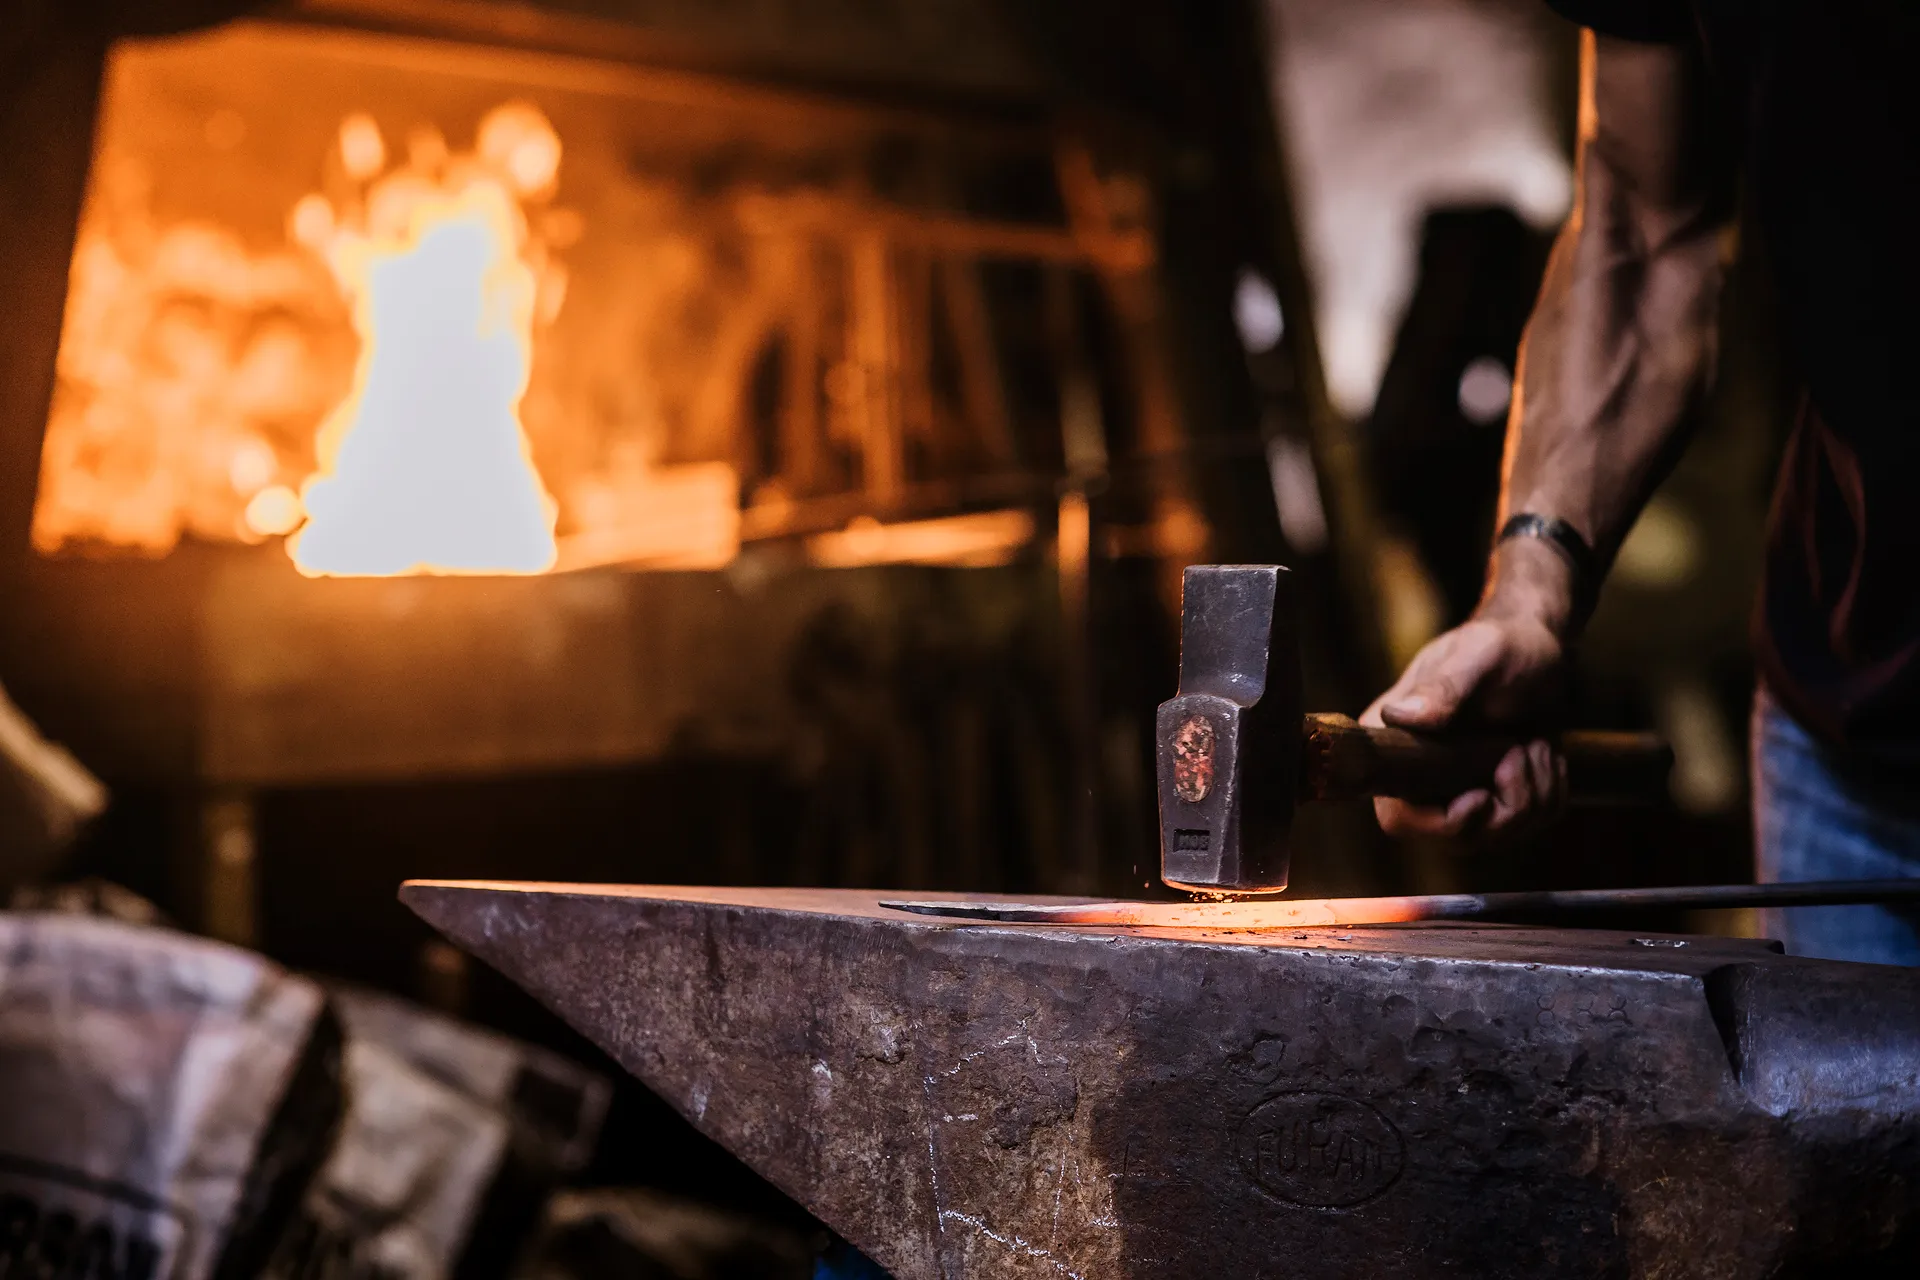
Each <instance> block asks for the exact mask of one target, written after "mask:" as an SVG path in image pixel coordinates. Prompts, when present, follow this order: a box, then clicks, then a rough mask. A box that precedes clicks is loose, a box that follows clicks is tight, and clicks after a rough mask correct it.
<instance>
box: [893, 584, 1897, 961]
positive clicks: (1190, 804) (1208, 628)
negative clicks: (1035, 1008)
mask: <svg viewBox="0 0 1920 1280" xmlns="http://www.w3.org/2000/svg"><path fill="white" fill-rule="evenodd" d="M1301 702H1302V699H1301V694H1300V653H1299V628H1298V626H1297V619H1296V608H1295V604H1294V601H1293V597H1292V594H1291V590H1290V586H1289V578H1288V575H1287V571H1286V570H1285V569H1284V568H1281V567H1280V566H1278V565H1193V566H1190V567H1189V568H1188V569H1187V570H1186V573H1185V575H1184V578H1183V581H1182V590H1181V601H1180V687H1179V690H1178V692H1176V693H1175V695H1174V696H1173V697H1172V698H1170V699H1169V700H1167V701H1166V702H1163V703H1161V704H1160V710H1159V713H1158V715H1157V716H1156V717H1155V721H1154V729H1155V764H1156V768H1157V772H1158V775H1159V784H1160V878H1161V880H1163V881H1164V882H1165V883H1166V884H1167V885H1169V886H1171V887H1173V888H1176V889H1189V890H1194V891H1197V892H1200V893H1213V894H1218V895H1225V896H1228V897H1245V896H1247V895H1263V894H1273V893H1278V892H1280V891H1281V890H1284V889H1285V888H1286V887H1287V877H1288V872H1289V870H1290V861H1291V850H1290V849H1289V847H1288V840H1287V837H1288V832H1289V830H1290V828H1291V827H1292V824H1293V815H1294V810H1295V807H1296V805H1297V804H1299V803H1300V802H1303V801H1314V800H1342V799H1354V798H1358V797H1362V796H1397V797H1400V798H1402V799H1407V800H1421V801H1430V802H1437V803H1444V802H1445V801H1447V800H1449V799H1451V798H1452V797H1454V796H1456V795H1458V794H1459V793H1461V792H1462V791H1466V790H1468V789H1470V788H1472V787H1484V786H1488V785H1490V784H1491V782H1492V779H1493V773H1494V769H1495V767H1496V766H1497V765H1498V764H1499V762H1500V759H1501V757H1502V756H1504V755H1506V753H1507V752H1508V751H1510V750H1512V749H1513V747H1514V746H1515V744H1516V741H1517V740H1516V739H1514V738H1512V737H1500V736H1493V735H1483V736H1457V737H1456V736H1447V737H1432V736H1423V735H1419V734H1414V733H1409V732H1407V731H1405V730H1402V729H1393V728H1380V727H1372V726H1365V725H1360V724H1357V723H1355V722H1354V721H1353V720H1352V719H1351V718H1349V717H1347V716H1343V715H1332V714H1325V713H1314V712H1303V711H1302V709H1301ZM1556 743H1557V745H1558V747H1559V749H1560V751H1561V753H1562V754H1563V755H1564V756H1565V758H1566V761H1567V783H1568V790H1569V792H1570V799H1571V800H1572V801H1573V802H1574V803H1576V804H1578V803H1583V802H1586V803H1592V802H1596V801H1601V802H1605V801H1616V802H1617V801H1629V802H1630V801H1636V800H1638V801H1647V800H1652V799H1655V798H1657V797H1658V796H1661V795H1663V794H1665V791H1666V784H1667V775H1668V773H1669V772H1670V771H1671V769H1672V767H1673V751H1672V749H1671V748H1670V747H1669V746H1668V745H1667V744H1666V742H1665V741H1664V740H1662V739H1661V738H1659V737H1657V736H1655V735H1653V734H1645V733H1609V732H1598V731H1581V730H1575V731H1572V732H1568V733H1563V734H1560V735H1558V737H1557V739H1556ZM1914 901H1920V879H1916V880H1831V881H1822V882H1820V883H1817V884H1765V885H1752V884H1738V885H1726V884H1722V885H1687V886H1660V887H1654V888H1639V889H1576V890H1564V891H1539V892H1522V893H1478V894H1472V893H1446V894H1426V895H1415V896H1400V897H1381V898H1325V899H1267V900H1263V901H1238V902H1200V903H1155V902H1091V903H1078V902H1076V903H1071V904H1067V905H1060V904H1042V903H1029V902H991V901H976V902H971V903H968V904H966V905H965V906H958V907H957V906H954V905H952V904H951V903H942V902H938V901H914V900H910V899H899V900H889V901H888V902H887V904H886V905H888V906H890V907H893V908H895V909H896V910H900V911H911V912H916V913H919V914H922V915H945V916H953V917H966V918H971V919H993V920H999V921H1002V922H1005V923H1018V922H1027V923H1035V922H1052V923H1059V924H1121V925H1131V924H1152V925H1160V926H1167V927H1180V926H1198V925H1209V926H1212V927H1215V928H1238V929H1272V928H1294V927H1299V926H1303V925H1357V924H1397V923H1407V922H1411V921H1416V920H1486V919H1499V918H1502V917H1507V918H1511V917H1514V916H1520V917H1523V918H1524V917H1538V916H1541V915H1568V916H1577V915H1587V916H1591V915H1592V914H1593V913H1596V912H1606V911H1619V910H1622V909H1629V910H1647V909H1663V908H1668V909H1670V908H1726V907H1792V906H1841V905H1850V904H1859V903H1886V902H1914Z"/></svg>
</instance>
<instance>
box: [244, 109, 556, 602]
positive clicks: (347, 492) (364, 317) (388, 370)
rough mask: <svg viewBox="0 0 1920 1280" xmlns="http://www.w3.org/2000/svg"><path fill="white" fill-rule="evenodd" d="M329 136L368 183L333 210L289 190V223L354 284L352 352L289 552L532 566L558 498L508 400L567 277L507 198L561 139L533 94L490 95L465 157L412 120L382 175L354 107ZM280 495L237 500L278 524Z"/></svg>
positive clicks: (540, 556) (550, 537) (324, 567)
mask: <svg viewBox="0 0 1920 1280" xmlns="http://www.w3.org/2000/svg"><path fill="white" fill-rule="evenodd" d="M340 141H341V146H340V158H341V163H342V167H343V169H344V170H345V171H346V173H347V175H348V176H349V177H350V178H352V179H356V180H365V179H368V178H372V179H373V181H372V182H371V185H370V186H368V187H367V189H366V191H365V195H364V198H362V199H361V200H359V201H358V202H357V204H356V205H355V206H353V207H351V208H350V209H349V210H348V211H347V212H346V213H345V214H342V213H339V212H337V211H336V210H335V208H334V206H333V205H332V204H331V203H329V202H328V201H326V200H325V198H324V197H320V196H309V197H307V198H306V199H305V200H302V201H301V202H300V204H299V206H297V207H296V209H295V211H294V217H293V234H294V237H295V239H297V240H299V241H300V242H301V243H303V244H306V245H308V246H309V247H311V248H313V249H315V250H317V251H319V252H320V253H322V254H323V255H324V256H325V258H326V260H327V263H328V265H329V266H330V267H331V268H332V270H333V272H334V275H335V277H336V278H337V279H338V281H339V283H340V286H341V288H342V290H343V291H344V292H345V293H346V295H347V297H348V299H349V300H350V302H351V305H352V308H353V320H354V328H355V330H356V331H357V333H358V335H359V337H360V341H361V349H360V360H359V365H358V367H357V369H356V370H355V375H354V382H353V389H352V391H351V392H350V393H349V394H348V396H347V398H346V399H345V400H344V401H343V402H342V403H341V404H340V406H339V407H338V408H337V409H335V410H334V411H333V413H332V414H331V415H330V416H329V417H328V418H327V421H326V422H325V423H324V424H323V425H322V427H321V429H320V433H319V437H318V441H317V449H316V453H317V460H318V470H317V471H316V472H315V474H314V475H313V476H311V477H310V478H309V479H308V480H307V481H306V483H305V484H304V485H303V486H302V489H301V493H300V506H301V507H302V508H303V509H304V513H305V517H306V524H305V525H304V526H303V527H301V528H300V529H298V530H297V531H296V532H295V533H294V535H293V536H292V537H291V538H290V539H289V540H288V543H287V547H288V551H289V553H290V554H291V555H292V556H293V559H294V563H295V564H296V565H297V566H299V568H300V571H301V572H303V573H307V574H312V575H321V574H339V575H390V574H401V573H540V572H544V571H545V570H547V569H550V568H551V567H552V566H553V563H554V559H555V546H554V532H553V530H554V521H555V515H556V508H555V505H554V502H553V500H552V498H550V497H549V496H548V494H547V492H546V489H545V487H544V486H543V485H542V483H541V480H540V475H539V472H538V471H536V470H535V468H534V465H533V459H532V456H531V453H530V451H529V449H528V445H527V439H526V434H525V431H524V430H523V428H522V426H521V422H520V416H519V410H520V401H521V398H522V396H523V395H524V394H525V392H526V387H527V377H528V371H529V368H530V364H531V358H532V344H533V329H534V324H535V320H536V312H537V311H539V310H541V309H542V304H543V303H544V309H546V310H547V312H548V314H549V315H550V314H551V312H552V311H553V310H557V308H558V304H559V299H560V296H561V289H562V287H563V281H564V277H563V276H561V275H560V274H559V273H558V271H557V269H555V268H553V267H551V266H550V265H549V264H548V263H547V262H546V260H545V255H544V253H543V252H542V249H541V246H539V245H538V244H537V243H536V242H535V241H534V239H533V237H531V235H530V234H529V230H528V224H527V219H526V217H525V214H524V213H523V211H522V208H521V202H522V201H523V200H538V199H541V198H543V197H545V196H546V195H547V194H549V193H550V192H551V191H552V188H553V183H554V179H555V177H556V175H557V172H558V168H559V161H560V141H559V138H558V137H557V136H556V135H555V134H554V132H553V130H552V128H551V126H549V125H548V124H547V121H546V119H545V118H544V117H543V116H541V115H540V113H539V112H538V111H536V110H535V109H533V108H532V107H527V106H517V105H516V106H508V107H502V108H499V109H497V110H495V111H494V112H492V113H491V114H490V115H488V116H487V118H486V119H485V120H484V121H483V122H482V124H481V127H480V134H479V143H478V146H477V148H476V151H475V154H473V155H472V156H457V157H448V156H447V155H446V151H445V146H444V144H443V143H439V142H438V139H437V135H423V136H422V137H421V138H419V139H417V140H416V142H415V145H414V146H413V147H412V148H411V151H412V154H411V156H410V158H409V162H408V163H407V164H406V165H405V166H403V167H401V168H398V169H396V170H394V171H392V172H390V173H388V174H386V175H384V176H379V177H375V175H377V174H379V172H380V170H381V169H382V167H383V166H384V163H385V153H386V148H385V145H384V141H383V140H382V138H381V136H380V134H379V131H378V128H377V126H376V125H375V124H374V123H373V121H371V120H370V119H368V118H366V117H362V116H356V117H353V118H350V119H349V120H348V121H347V122H346V123H345V124H344V125H343V126H342V129H341V134H340ZM543 285H544V286H545V287H544V288H543ZM263 496H264V495H263ZM254 505H255V506H257V505H260V504H259V500H256V503H255V504H254ZM286 505H287V504H286V503H285V502H284V500H283V499H275V504H274V508H273V509H271V510H266V511H260V512H257V513H256V512H255V511H254V508H253V506H250V507H249V510H248V515H249V518H250V519H252V518H253V517H254V516H256V514H257V515H258V516H260V517H262V519H261V524H262V525H267V524H268V522H269V521H272V522H274V523H281V522H284V521H285V520H286V518H287V516H288V513H287V512H286V510H285V508H286ZM258 531H259V532H261V533H271V532H277V531H278V530H276V529H274V528H272V527H270V526H269V527H260V528H259V529H258Z"/></svg>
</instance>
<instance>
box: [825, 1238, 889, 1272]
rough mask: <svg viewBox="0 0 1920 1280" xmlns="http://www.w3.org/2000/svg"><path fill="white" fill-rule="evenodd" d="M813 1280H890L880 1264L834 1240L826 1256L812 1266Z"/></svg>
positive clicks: (841, 1241) (842, 1242)
mask: <svg viewBox="0 0 1920 1280" xmlns="http://www.w3.org/2000/svg"><path fill="white" fill-rule="evenodd" d="M813 1280H892V1278H891V1277H890V1276H888V1275H887V1273H886V1272H885V1271H882V1270H881V1269H880V1264H879V1263H877V1262H875V1261H874V1260H873V1259H871V1258H869V1257H867V1256H866V1255H865V1254H864V1253H861V1252H860V1251H859V1250H858V1249H856V1248H854V1247H853V1246H852V1245H850V1244H848V1243H847V1242H846V1241H844V1240H836V1241H835V1242H834V1243H833V1245H832V1247H831V1248H829V1249H828V1250H827V1252H826V1256H824V1257H822V1258H820V1259H819V1260H817V1261H816V1262H815V1263H814V1264H813Z"/></svg>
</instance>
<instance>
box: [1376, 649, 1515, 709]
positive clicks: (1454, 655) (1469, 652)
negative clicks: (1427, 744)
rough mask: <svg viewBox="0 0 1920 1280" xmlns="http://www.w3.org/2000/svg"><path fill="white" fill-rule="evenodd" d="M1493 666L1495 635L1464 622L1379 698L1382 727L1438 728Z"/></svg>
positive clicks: (1495, 663)
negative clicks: (1465, 624) (1384, 725)
mask: <svg viewBox="0 0 1920 1280" xmlns="http://www.w3.org/2000/svg"><path fill="white" fill-rule="evenodd" d="M1499 662H1500V641H1499V636H1498V633H1496V632H1494V631H1492V630H1482V629H1481V628H1479V627H1475V626H1473V625H1471V624H1469V625H1468V626H1467V627H1463V628H1461V629H1460V630H1457V631H1454V632H1451V633H1449V634H1447V635H1444V636H1442V637H1440V639H1438V640H1436V641H1434V642H1433V643H1432V644H1431V645H1429V646H1428V647H1427V648H1426V649H1425V650H1423V651H1422V652H1421V654H1420V655H1419V656H1418V657H1417V658H1415V659H1414V660H1413V664H1412V665H1411V666H1410V667H1408V669H1407V672H1406V674H1405V675H1403V676H1402V677H1401V678H1400V680H1399V682H1398V683H1397V684H1395V685H1394V687H1393V688H1392V689H1391V690H1389V691H1388V693H1387V695H1386V696H1385V697H1384V698H1382V699H1381V700H1380V718H1381V721H1382V723H1385V724H1389V725H1392V726H1393V727H1394V728H1396V729H1439V728H1443V727H1444V726H1446V725H1447V724H1448V723H1450V722H1451V721H1452V720H1453V718H1454V717H1455V716H1457V715H1458V714H1459V713H1460V709H1461V707H1462V706H1463V705H1464V704H1465V703H1466V701H1467V700H1468V699H1469V698H1471V697H1472V696H1473V695H1474V693H1475V692H1476V691H1477V690H1478V689H1479V687H1480V683H1481V681H1483V680H1485V679H1486V678H1487V675H1488V673H1489V672H1491V671H1492V670H1493V669H1494V668H1495V667H1496V666H1498V665H1499Z"/></svg>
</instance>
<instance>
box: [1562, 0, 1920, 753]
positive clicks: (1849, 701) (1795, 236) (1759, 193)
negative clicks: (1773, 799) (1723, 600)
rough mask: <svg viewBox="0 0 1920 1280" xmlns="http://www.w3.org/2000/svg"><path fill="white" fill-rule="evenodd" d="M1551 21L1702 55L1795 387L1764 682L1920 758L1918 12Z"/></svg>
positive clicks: (1592, 2)
mask: <svg viewBox="0 0 1920 1280" xmlns="http://www.w3.org/2000/svg"><path fill="white" fill-rule="evenodd" d="M1549 3H1551V4H1552V5H1553V7H1554V8H1555V9H1557V10H1559V11H1560V12H1561V13H1563V14H1564V15H1566V16H1567V17H1568V18H1571V19H1572V20H1573V21H1575V22H1578V23H1581V24H1582V25H1585V26H1588V27H1591V28H1593V29H1594V30H1595V31H1598V32H1602V33H1605V34H1608V35H1614V36H1619V37H1622V38H1625V39H1629V40H1647V41H1663V42H1665V41H1680V40H1697V41H1699V42H1700V45H1701V47H1702V49H1703V50H1704V51H1705V55H1706V59H1707V63H1708V65H1709V67H1710V68H1711V69H1712V73H1713V76H1714V79H1715V80H1716V82H1717V83H1718V86H1719V88H1720V89H1721V91H1722V93H1723V95H1724V101H1725V103H1726V105H1727V107H1728V110H1729V118H1730V119H1731V120H1732V121H1734V122H1735V128H1736V129H1737V130H1738V131H1739V133H1740V134H1741V135H1742V136H1741V137H1740V138H1739V139H1738V142H1739V144H1740V154H1741V156H1742V157H1743V160H1744V163H1745V166H1746V175H1747V181H1748V186H1749V189H1750V193H1751V196H1752V199H1753V201H1754V213H1755V216H1756V219H1757V221H1758V225H1759V230H1760V238H1761V239H1762V241H1763V242H1764V244H1765V246H1766V251H1767V256H1768V259H1769V265H1770V266H1771V268H1772V274H1773V277H1774V280H1775V283H1776V286H1777V289H1778V293H1779V297H1780V302H1781V310H1782V322H1783V328H1784V330H1785V336H1786V339H1787V343H1788V347H1789V351H1788V355H1789V357H1790V358H1791V359H1792V360H1793V362H1794V364H1795V373H1796V375H1797V378H1798V380H1799V385H1800V387H1801V390H1800V392H1799V404H1798V407H1797V415H1796V425H1795V428H1794V433H1793V438H1792V440H1791V442H1790V443H1789V445H1788V449H1787V457H1786V460H1785V462H1784V464H1783V465H1782V467H1781V473H1780V482H1779V487H1778V489H1777V490H1776V494H1775V499H1774V509H1773V514H1772V517H1771V523H1770V525H1769V529H1768V537H1767V565H1766V578H1765V587H1764V589H1763V593H1762V599H1761V602H1760V608H1759V610H1758V613H1757V627H1756V633H1757V635H1756V638H1757V642H1758V644H1757V648H1758V656H1759V661H1760V666H1761V671H1762V675H1763V677H1764V679H1765V681H1766V683H1767V686H1768V688H1769V690H1770V691H1771V692H1772V693H1773V694H1774V696H1775V697H1776V698H1777V699H1778V700H1779V701H1780V702H1781V703H1782V704H1783V705H1784V706H1785V707H1786V708H1787V709H1788V710H1789V711H1790V712H1791V713H1792V714H1793V715H1794V717H1795V718H1796V719H1798V720H1799V721H1800V722H1801V723H1802V724H1804V725H1805V726H1806V727H1807V728H1808V729H1810V730H1812V731H1813V732H1815V733H1816V734H1819V735H1820V736H1822V737H1824V738H1826V739H1828V740H1829V741H1834V742H1848V743H1852V744H1855V745H1858V746H1861V747H1864V748H1868V749H1871V748H1872V747H1875V746H1886V747H1904V746H1909V745H1912V744H1914V743H1916V742H1920V354H1917V351H1920V332H1917V330H1920V271H1917V270H1916V262H1917V260H1920V248H1917V245H1916V242H1917V240H1920V203H1917V202H1916V201H1917V200H1920V197H1916V195H1915V194H1914V193H1915V192H1916V191H1920V151H1917V149H1920V40H1916V32H1920V4H1916V3H1913V0H1549Z"/></svg>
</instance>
